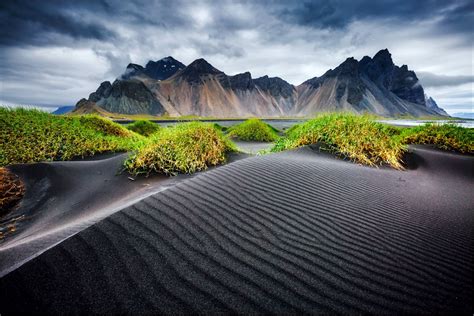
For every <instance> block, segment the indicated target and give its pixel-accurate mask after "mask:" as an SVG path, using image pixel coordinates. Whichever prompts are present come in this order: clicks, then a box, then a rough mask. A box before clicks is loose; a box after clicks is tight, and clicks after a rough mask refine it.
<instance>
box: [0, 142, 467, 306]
mask: <svg viewBox="0 0 474 316" xmlns="http://www.w3.org/2000/svg"><path fill="white" fill-rule="evenodd" d="M473 164H474V157H472V156H461V155H456V154H450V153H443V152H440V151H436V150H431V149H426V148H423V147H416V148H415V149H414V154H412V156H411V159H410V161H409V166H410V168H411V169H408V170H406V171H395V170H391V169H386V168H380V169H376V168H369V167H364V166H359V165H355V164H352V163H350V162H346V161H342V160H336V159H333V158H331V157H329V156H328V155H325V154H321V153H318V152H316V151H315V150H312V149H310V148H301V149H299V150H296V151H292V152H284V153H279V154H273V155H266V156H259V157H253V158H249V159H244V160H240V161H237V162H234V163H232V164H229V165H227V166H224V167H220V168H217V169H215V170H212V171H209V172H206V173H203V174H200V175H198V176H196V177H194V178H192V179H188V180H185V181H183V182H181V183H179V184H177V185H175V186H173V187H171V188H169V189H167V190H165V191H162V192H159V193H157V194H154V195H152V196H150V197H148V198H145V199H144V200H142V201H140V202H138V203H136V204H134V205H132V206H130V207H127V208H125V209H124V210H122V211H119V212H116V213H114V214H113V215H111V216H109V217H107V218H105V219H103V220H102V221H100V222H98V223H95V224H94V225H92V226H90V227H89V228H87V229H85V230H83V231H81V232H80V233H78V234H76V235H74V236H72V237H70V238H68V239H67V240H65V241H63V242H61V243H60V244H58V245H56V246H55V247H53V248H51V249H49V250H47V251H46V252H44V253H43V254H41V255H40V256H38V257H36V258H35V259H33V260H31V261H29V262H27V263H26V264H24V265H23V266H21V267H20V268H18V269H16V270H15V271H13V272H11V273H9V274H8V275H6V276H4V277H3V278H1V279H0V313H2V314H3V313H8V312H28V311H30V312H31V311H33V312H39V313H81V314H85V313H136V312H138V313H145V312H149V313H160V312H161V313H173V314H175V313H191V312H193V313H203V314H204V313H230V312H237V313H279V314H281V313H301V312H305V313H315V314H321V313H330V314H334V313H351V314H353V313H357V314H359V313H373V314H387V313H390V314H393V313H398V314H400V313H417V314H418V313H421V314H446V313H454V312H456V313H464V314H469V315H470V314H472V300H471V295H472V272H473V269H472V255H473V243H472V227H473V210H474V198H473V195H472V188H473V184H474V180H473ZM0 255H2V256H3V253H2V252H0Z"/></svg>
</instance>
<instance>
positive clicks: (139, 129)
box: [127, 120, 160, 136]
mask: <svg viewBox="0 0 474 316" xmlns="http://www.w3.org/2000/svg"><path fill="white" fill-rule="evenodd" d="M127 128H128V129H129V130H131V131H133V132H135V133H138V134H140V135H143V136H150V135H151V134H153V133H155V132H157V131H158V130H159V129H160V126H159V125H158V124H156V123H153V122H151V121H146V120H139V121H135V122H133V123H131V124H128V125H127Z"/></svg>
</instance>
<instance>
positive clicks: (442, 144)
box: [399, 123, 474, 154]
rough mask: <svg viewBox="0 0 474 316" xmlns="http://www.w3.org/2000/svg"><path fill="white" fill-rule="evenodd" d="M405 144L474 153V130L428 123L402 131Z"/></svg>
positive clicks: (450, 124)
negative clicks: (426, 145) (428, 145)
mask: <svg viewBox="0 0 474 316" xmlns="http://www.w3.org/2000/svg"><path fill="white" fill-rule="evenodd" d="M399 137H400V138H401V141H402V142H403V143H404V144H430V145H435V146H436V147H438V148H440V149H443V150H453V151H457V152H460V153H471V154H472V153H474V130H473V129H471V128H464V127H460V126H458V125H456V124H453V123H449V124H436V123H427V124H425V125H422V126H416V127H412V128H407V129H404V130H402V132H401V133H400V136H399Z"/></svg>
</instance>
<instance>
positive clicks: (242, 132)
mask: <svg viewBox="0 0 474 316" xmlns="http://www.w3.org/2000/svg"><path fill="white" fill-rule="evenodd" d="M228 135H229V136H230V137H236V138H238V139H240V140H247V141H259V142H273V141H275V140H277V139H278V133H277V130H276V129H275V128H273V127H272V126H270V125H269V124H267V123H265V122H262V121H261V120H259V119H249V120H246V121H245V122H243V123H240V124H237V125H234V126H232V127H230V128H229V129H228Z"/></svg>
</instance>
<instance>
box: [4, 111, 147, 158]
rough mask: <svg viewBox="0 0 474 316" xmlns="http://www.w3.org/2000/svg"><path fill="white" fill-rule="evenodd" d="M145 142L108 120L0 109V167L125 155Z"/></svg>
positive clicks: (142, 138) (138, 136) (140, 137)
mask: <svg viewBox="0 0 474 316" xmlns="http://www.w3.org/2000/svg"><path fill="white" fill-rule="evenodd" d="M144 141H145V139H144V137H142V136H140V135H137V134H135V133H133V132H131V131H129V130H127V129H125V128H124V127H122V126H120V125H119V124H116V123H114V122H112V121H110V120H107V119H103V118H100V117H94V116H84V117H78V116H75V117H68V116H56V115H52V114H49V113H46V112H42V111H38V110H31V109H21V108H20V109H8V108H3V107H0V166H5V165H9V164H15V163H29V162H39V161H48V160H70V159H72V158H75V157H84V156H92V155H94V154H97V153H103V152H114V151H128V150H133V149H136V148H138V147H139V146H141V145H142V143H143V142H144Z"/></svg>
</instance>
